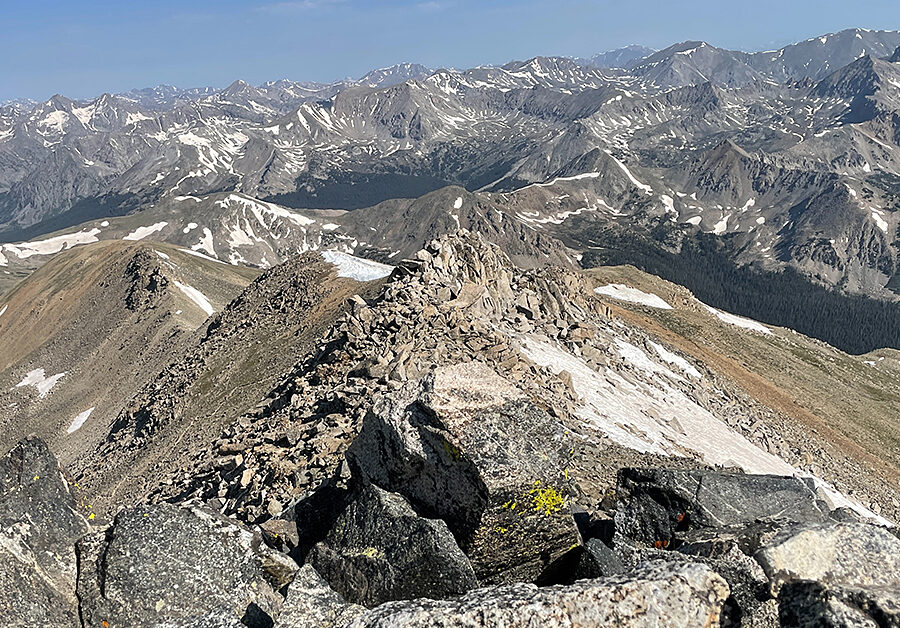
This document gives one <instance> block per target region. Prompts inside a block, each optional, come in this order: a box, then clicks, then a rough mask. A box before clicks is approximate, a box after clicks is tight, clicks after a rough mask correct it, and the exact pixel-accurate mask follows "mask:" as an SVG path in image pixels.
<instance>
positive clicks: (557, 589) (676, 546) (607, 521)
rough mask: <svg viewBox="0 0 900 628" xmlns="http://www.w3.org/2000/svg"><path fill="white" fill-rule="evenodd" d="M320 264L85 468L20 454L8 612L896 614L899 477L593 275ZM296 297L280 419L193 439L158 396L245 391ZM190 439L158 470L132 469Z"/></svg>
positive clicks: (161, 615)
mask: <svg viewBox="0 0 900 628" xmlns="http://www.w3.org/2000/svg"><path fill="white" fill-rule="evenodd" d="M298 259H302V260H303V261H302V263H299V264H298V263H297V262H294V263H293V264H291V263H290V262H289V263H288V264H286V265H284V266H282V267H277V268H275V269H273V270H272V271H269V272H268V273H265V274H264V275H262V276H261V277H259V278H258V279H257V280H256V281H255V282H253V283H252V284H250V286H248V287H247V288H246V289H245V290H244V292H243V293H242V295H240V296H238V297H237V298H236V299H235V301H233V302H232V304H231V305H229V306H228V307H227V308H226V309H225V310H224V311H223V312H221V313H219V314H217V315H215V316H213V317H211V318H210V319H209V320H208V321H207V323H206V324H205V325H204V326H203V328H202V329H201V330H200V332H199V334H198V337H199V338H201V339H203V338H206V339H208V340H206V341H205V342H202V341H201V342H200V343H199V344H198V345H197V347H198V348H194V349H190V348H189V349H188V356H187V358H186V361H184V362H183V363H182V364H183V365H184V368H181V367H177V368H170V369H168V371H166V372H167V373H168V374H169V375H168V377H166V378H162V379H160V380H159V381H158V382H157V386H156V387H155V388H154V387H153V386H150V387H148V388H147V390H145V391H144V392H143V393H141V394H140V395H138V396H137V397H136V398H135V401H134V403H133V404H132V405H131V406H130V408H129V409H128V410H127V411H125V412H124V413H123V414H122V415H121V416H122V418H123V422H122V423H119V424H112V425H111V426H110V428H109V434H108V437H107V438H106V439H105V440H103V441H102V442H100V443H99V444H98V445H97V447H96V448H94V449H90V450H87V451H85V452H83V454H82V455H81V456H79V457H77V458H76V461H75V464H74V465H72V466H71V468H70V469H60V467H59V465H58V463H57V461H56V460H55V458H54V456H53V454H52V452H51V451H50V449H49V448H48V447H47V445H46V444H45V443H44V442H43V441H42V440H40V439H38V438H36V437H28V438H25V439H23V440H22V441H21V442H20V443H19V444H17V445H16V446H15V447H13V448H12V450H11V451H10V452H9V453H7V454H6V455H5V456H4V457H3V458H2V459H0V622H2V623H4V624H6V625H31V626H33V625H41V626H107V627H109V626H111V627H118V626H197V627H201V626H202V627H208V626H217V627H218V626H234V627H239V626H253V627H256V626H276V627H284V628H288V627H313V626H315V627H319V628H324V627H333V628H336V627H338V626H346V627H351V626H353V627H364V626H371V627H375V626H378V627H387V626H401V627H402V626H410V627H412V626H473V627H474V626H485V627H486V626H513V627H515V626H522V627H524V626H535V625H541V626H581V627H588V626H662V625H671V626H698V627H699V626H720V625H721V626H754V627H756V626H779V625H784V626H817V625H828V626H848V627H849V626H853V627H856V626H860V627H861V626H893V625H897V622H898V621H900V611H898V608H900V606H898V605H900V589H898V579H897V574H898V573H900V539H898V537H897V534H896V528H895V527H892V524H891V520H893V521H896V520H897V519H898V517H900V512H898V509H900V502H898V501H897V493H896V486H895V484H894V483H892V482H891V481H890V478H887V479H886V478H884V477H881V476H879V475H878V474H877V473H875V472H873V471H872V470H871V469H868V468H866V466H865V465H864V464H863V461H861V460H857V459H854V458H852V457H849V456H847V455H846V454H842V453H841V452H840V450H839V449H837V448H836V447H835V446H834V444H833V443H831V442H829V441H828V439H827V438H826V437H825V436H824V435H823V434H820V433H818V432H815V431H813V430H809V429H807V428H806V427H805V426H802V425H797V424H796V423H792V422H791V421H790V420H789V419H788V418H787V417H785V416H782V415H780V414H779V413H778V412H776V411H774V410H771V409H769V408H767V407H765V406H763V405H762V404H760V403H759V402H757V401H755V400H754V399H752V398H750V397H749V396H748V395H747V393H745V392H744V391H742V390H741V389H739V388H738V387H736V386H734V385H733V384H732V383H731V382H729V381H728V380H726V379H725V378H723V377H721V376H719V375H717V374H716V372H714V371H713V370H712V369H711V368H709V367H708V366H707V365H705V364H703V363H702V362H700V361H698V360H696V359H693V358H689V357H685V356H684V355H682V354H680V353H679V352H678V351H677V350H676V349H675V348H674V347H672V346H671V345H667V344H666V342H665V341H664V340H662V339H661V338H660V337H658V336H655V335H652V334H651V333H650V332H648V331H647V330H645V329H643V328H640V327H638V326H637V325H635V324H633V323H632V322H629V321H628V320H626V319H625V318H624V317H622V316H619V315H617V314H616V311H615V310H614V308H612V307H611V306H610V305H609V304H608V303H607V302H606V301H604V300H602V299H601V298H600V297H599V296H598V295H597V293H595V291H594V290H593V288H594V285H593V284H592V282H591V281H590V279H589V278H588V277H587V276H586V275H584V274H580V273H576V272H574V271H572V270H568V269H564V268H559V267H553V266H547V267H541V268H534V269H530V270H523V269H520V268H517V267H516V266H515V265H513V264H512V262H511V261H510V260H509V258H508V257H507V256H506V255H505V254H504V253H503V252H502V251H501V250H500V248H499V247H498V246H496V245H495V244H491V243H490V242H488V241H487V240H486V239H485V238H484V237H482V236H480V235H479V234H477V233H471V232H468V231H465V230H460V231H457V232H455V233H452V234H450V235H447V236H444V237H442V238H439V239H437V240H434V241H432V242H430V243H428V244H427V245H426V246H425V247H424V248H423V249H421V250H419V251H418V252H417V253H416V254H415V255H414V256H413V257H412V258H411V259H408V260H404V261H402V262H400V263H399V264H398V265H397V266H396V267H395V268H394V269H393V271H392V273H391V275H390V276H389V277H386V278H383V279H380V280H376V281H371V282H357V281H355V280H351V279H348V278H340V277H337V276H336V275H335V271H334V269H333V268H330V267H329V266H328V265H327V264H325V263H324V262H323V261H322V258H320V257H319V254H318V253H308V254H306V255H305V256H303V258H298ZM339 274H340V273H338V275H339ZM321 291H325V292H326V293H328V294H331V295H332V296H334V298H335V299H337V300H338V303H337V309H338V313H337V314H334V315H332V316H331V317H329V318H327V321H328V323H327V324H325V323H324V320H325V319H322V318H320V317H316V316H314V315H313V314H312V312H314V311H315V309H316V307H318V306H317V304H319V303H322V302H323V301H322V299H323V298H324V296H323V294H322V292H321ZM301 293H302V294H304V295H306V299H305V300H304V299H297V295H299V294H301ZM272 294H280V295H282V296H283V297H284V298H283V299H281V300H278V301H273V300H272V299H270V296H271V295H272ZM295 299H296V300H295ZM295 308H296V309H298V310H299V311H302V312H303V313H302V316H301V317H300V318H301V319H302V318H303V317H308V318H310V319H312V320H311V321H310V323H309V324H308V326H307V327H303V326H302V325H301V326H297V327H296V328H295V332H294V333H295V334H297V339H295V341H293V344H291V345H290V346H291V347H292V348H291V349H290V350H289V352H288V353H289V357H290V360H284V359H283V360H281V361H278V362H272V366H271V370H272V371H279V370H280V372H278V373H268V374H267V377H266V379H265V381H266V382H268V383H267V384H266V385H267V386H268V389H267V391H265V390H263V391H261V392H259V391H258V388H257V389H254V390H257V391H258V392H259V395H260V399H259V402H258V403H255V404H253V405H252V407H249V408H248V409H246V410H244V411H241V412H238V413H237V414H236V415H228V416H224V415H223V416H220V417H219V418H218V419H217V420H216V421H210V420H206V423H207V424H208V425H207V426H208V427H209V429H207V430H205V431H204V430H200V431H194V432H191V429H192V428H191V426H192V421H195V422H196V421H198V419H197V418H196V417H194V416H192V413H195V411H194V410H187V411H184V412H181V413H179V412H171V411H170V409H169V407H168V406H167V405H166V404H163V403H160V401H161V400H164V399H166V396H167V395H168V394H173V395H175V396H177V395H178V393H177V391H178V390H179V389H180V387H181V386H182V385H183V384H184V382H186V381H189V380H197V381H203V380H204V378H206V377H208V373H219V372H224V373H225V374H226V375H225V376H226V377H236V376H237V375H235V373H240V368H238V367H236V366H235V365H237V364H240V360H239V359H237V358H236V353H235V352H236V349H235V347H234V346H233V345H232V344H231V339H233V338H239V337H244V336H246V337H248V338H250V337H257V336H254V335H253V334H255V333H257V332H259V331H261V332H262V333H263V334H271V333H272V330H273V329H275V328H276V327H278V326H283V325H285V324H288V323H289V322H290V321H293V319H292V318H291V314H290V312H291V311H292V310H293V309H295ZM295 323H296V321H295V322H294V323H290V324H295ZM304 333H308V337H305V336H303V334H304ZM748 333H761V332H748ZM258 338H260V342H262V336H258ZM217 347H224V349H222V353H219V352H218V351H219V350H218V349H217ZM223 355H224V356H228V359H225V360H223V359H222V357H221V356H223ZM222 365H225V367H224V370H223V367H222ZM229 369H231V370H229ZM182 372H184V373H187V374H188V376H187V377H181V375H180V373H182ZM229 373H231V374H229ZM170 389H171V390H170ZM216 390H217V389H215V388H213V389H212V390H211V391H210V390H206V389H205V388H202V387H201V389H198V391H197V392H196V395H195V403H196V404H198V407H199V406H200V405H202V403H203V401H204V400H210V401H211V402H212V401H215V400H218V399H219V397H220V394H219V393H218V392H216ZM204 395H207V396H204ZM251 403H252V402H251ZM142 407H146V408H150V409H153V411H152V412H150V413H149V414H148V415H147V416H151V417H152V420H151V421H149V422H148V423H146V424H142V423H141V422H140V421H137V420H136V419H139V418H140V417H141V416H144V415H143V414H141V408H142ZM198 416H199V415H198ZM123 425H124V426H126V428H125V429H123V428H122V426H123ZM142 425H143V427H142ZM167 426H168V427H172V428H174V429H171V430H170V429H167ZM145 428H147V429H145ZM186 434H187V435H186ZM123 435H127V438H126V437H123ZM138 445H139V447H138ZM178 445H180V446H182V447H183V448H186V449H187V451H185V452H184V454H185V455H184V457H183V458H180V459H178V460H179V463H178V464H174V465H167V464H166V463H165V456H162V457H159V458H158V460H159V462H158V465H157V468H155V469H154V473H153V474H148V475H145V471H146V469H148V468H149V467H146V466H144V467H140V466H137V467H135V466H134V465H124V464H121V461H122V460H129V458H128V457H127V456H128V455H130V454H129V452H133V451H135V450H136V448H139V449H140V450H141V451H143V452H144V453H145V454H147V455H148V456H150V459H152V456H153V455H158V454H159V453H160V452H168V451H171V450H172V448H173V447H175V446H178ZM810 452H814V453H815V463H814V464H813V463H812V462H811V459H810V457H809V453H810ZM113 468H114V469H115V472H116V473H117V474H118V479H119V483H120V484H121V485H122V486H130V487H132V488H131V489H130V490H124V489H123V490H121V491H120V492H118V493H115V491H113V493H115V494H116V496H115V499H110V494H109V492H108V491H106V490H105V489H103V488H102V485H98V484H96V483H95V482H94V481H93V479H92V478H93V476H94V475H95V474H98V473H100V471H101V470H103V469H106V471H104V473H107V474H109V473H110V472H111V470H112V469H113ZM138 476H140V477H141V478H142V479H143V481H142V482H137V481H132V480H135V479H136V478H137V477H138ZM116 490H118V487H117V488H116Z"/></svg>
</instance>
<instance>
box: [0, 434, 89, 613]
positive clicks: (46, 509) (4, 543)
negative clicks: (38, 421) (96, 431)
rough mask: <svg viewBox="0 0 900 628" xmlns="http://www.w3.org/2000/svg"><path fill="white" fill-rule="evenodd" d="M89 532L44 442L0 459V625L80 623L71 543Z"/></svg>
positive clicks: (23, 445) (35, 441)
mask: <svg viewBox="0 0 900 628" xmlns="http://www.w3.org/2000/svg"><path fill="white" fill-rule="evenodd" d="M88 530H89V525H88V523H87V521H86V520H85V519H84V517H82V516H81V515H80V514H79V513H78V511H77V507H76V504H75V499H74V496H73V495H72V493H71V492H70V490H69V485H68V483H67V482H66V480H65V479H64V478H63V476H62V473H61V472H60V469H59V465H58V464H57V462H56V459H55V458H54V457H53V454H51V453H50V451H49V449H48V448H47V445H46V444H45V443H44V442H43V441H41V440H38V439H34V438H31V439H28V440H25V441H22V442H21V443H19V444H18V445H16V447H14V448H13V449H12V450H11V451H10V452H9V453H7V454H6V455H5V456H4V457H3V458H2V459H0V623H2V624H3V625H7V626H13V625H28V626H48V627H55V626H77V625H80V624H79V621H78V611H77V603H78V600H77V598H76V597H75V580H76V573H77V559H76V556H75V541H76V540H77V539H78V538H79V537H81V536H82V535H84V534H85V533H86V532H87V531H88Z"/></svg>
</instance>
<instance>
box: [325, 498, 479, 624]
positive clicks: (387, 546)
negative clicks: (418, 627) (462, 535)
mask: <svg viewBox="0 0 900 628" xmlns="http://www.w3.org/2000/svg"><path fill="white" fill-rule="evenodd" d="M307 560H308V562H309V563H310V564H311V565H313V566H314V567H315V568H316V570H317V571H318V572H319V573H320V574H321V575H322V576H324V578H325V579H326V580H328V581H329V582H330V583H331V586H332V587H333V588H334V589H335V590H336V591H337V592H338V593H340V594H341V595H342V596H343V597H344V598H346V599H347V600H349V601H351V602H355V603H358V604H364V605H365V606H369V607H373V606H377V605H378V604H381V603H383V602H387V601H390V600H402V599H410V598H416V597H432V598H444V597H450V596H454V595H459V594H461V593H465V592H466V591H468V590H470V589H474V588H475V587H476V586H477V585H478V580H477V579H476V578H475V572H474V571H473V570H472V565H471V564H469V559H468V558H466V555H465V554H463V552H462V550H461V549H460V548H459V546H458V545H457V544H456V540H455V539H454V538H453V535H452V534H451V533H450V530H449V529H448V528H447V524H446V523H444V522H443V521H441V520H440V519H425V518H423V517H420V516H419V515H417V514H416V512H415V511H414V510H413V509H412V507H411V506H410V505H409V503H408V502H407V501H406V500H405V499H404V498H403V497H402V496H400V495H397V494H396V493H389V492H387V491H384V490H382V489H380V488H378V487H375V486H372V485H368V486H366V487H364V488H363V489H362V490H361V491H360V494H359V495H358V496H357V497H356V499H354V500H353V501H352V502H351V503H350V505H349V506H348V507H347V508H346V510H344V512H342V513H341V514H340V515H339V516H338V518H337V520H336V521H335V522H334V525H333V526H332V528H331V530H330V531H329V532H328V534H327V536H326V537H325V540H324V541H323V542H322V543H319V544H318V545H316V546H315V547H314V548H313V550H312V552H311V553H310V555H309V557H308V558H307Z"/></svg>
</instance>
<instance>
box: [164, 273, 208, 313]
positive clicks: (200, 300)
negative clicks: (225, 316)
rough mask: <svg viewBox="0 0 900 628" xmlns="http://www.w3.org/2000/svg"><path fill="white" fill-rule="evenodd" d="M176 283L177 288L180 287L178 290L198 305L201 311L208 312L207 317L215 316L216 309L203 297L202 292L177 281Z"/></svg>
mask: <svg viewBox="0 0 900 628" xmlns="http://www.w3.org/2000/svg"><path fill="white" fill-rule="evenodd" d="M174 283H175V285H176V286H178V289H179V290H181V291H182V292H183V293H184V295H185V296H186V297H187V298H189V299H190V300H191V301H193V302H194V303H196V304H197V306H198V307H199V308H200V309H201V310H203V311H204V312H206V315H207V316H212V315H213V314H215V312H216V310H215V308H214V307H213V306H212V303H210V302H209V299H207V298H206V297H205V296H204V295H203V293H202V292H200V291H199V290H197V289H196V288H193V287H191V286H188V285H186V284H183V283H181V282H180V281H176V282H174Z"/></svg>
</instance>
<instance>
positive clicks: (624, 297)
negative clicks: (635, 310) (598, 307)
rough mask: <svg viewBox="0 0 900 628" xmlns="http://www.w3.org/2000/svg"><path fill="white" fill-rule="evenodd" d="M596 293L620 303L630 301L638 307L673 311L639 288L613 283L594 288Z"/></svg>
mask: <svg viewBox="0 0 900 628" xmlns="http://www.w3.org/2000/svg"><path fill="white" fill-rule="evenodd" d="M594 292H596V293H597V294H602V295H605V296H608V297H612V298H613V299H618V300H619V301H629V302H631V303H637V304H638V305H646V306H647V307H655V308H657V309H660V310H671V309H672V306H671V305H669V304H668V303H666V302H665V301H664V300H663V299H662V298H661V297H659V296H657V295H655V294H649V293H647V292H643V291H641V290H638V289H637V288H631V287H629V286H626V285H624V284H621V283H611V284H608V285H605V286H600V287H599V288H594Z"/></svg>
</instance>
